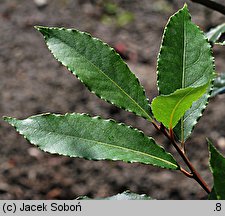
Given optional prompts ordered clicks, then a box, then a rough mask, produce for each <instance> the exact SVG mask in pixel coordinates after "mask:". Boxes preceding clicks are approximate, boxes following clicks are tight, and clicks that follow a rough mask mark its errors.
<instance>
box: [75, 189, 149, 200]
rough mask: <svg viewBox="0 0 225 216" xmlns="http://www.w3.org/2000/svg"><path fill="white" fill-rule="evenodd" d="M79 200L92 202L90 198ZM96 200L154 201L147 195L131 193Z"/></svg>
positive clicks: (80, 198) (125, 192)
mask: <svg viewBox="0 0 225 216" xmlns="http://www.w3.org/2000/svg"><path fill="white" fill-rule="evenodd" d="M78 200H91V198H89V197H86V196H84V197H78ZM95 200H152V198H151V197H149V196H147V195H145V194H141V195H139V194H136V193H132V192H129V191H124V192H123V193H120V194H117V195H114V196H111V197H106V198H96V199H95Z"/></svg>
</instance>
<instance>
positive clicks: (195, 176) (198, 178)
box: [152, 121, 211, 193]
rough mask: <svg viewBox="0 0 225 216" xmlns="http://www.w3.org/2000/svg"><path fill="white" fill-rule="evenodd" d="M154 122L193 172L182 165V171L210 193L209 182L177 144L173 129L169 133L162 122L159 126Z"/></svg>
mask: <svg viewBox="0 0 225 216" xmlns="http://www.w3.org/2000/svg"><path fill="white" fill-rule="evenodd" d="M152 124H153V125H154V127H155V128H156V129H157V130H159V131H161V132H162V133H163V134H164V135H165V136H166V137H167V138H168V139H169V141H170V142H171V143H172V145H173V146H174V148H175V149H176V151H177V152H178V153H179V155H180V156H181V158H182V159H183V161H184V162H185V164H186V165H187V166H188V168H189V169H190V171H191V173H189V172H187V171H186V170H184V169H183V168H182V167H180V171H181V172H182V173H184V174H185V175H186V176H187V177H189V178H193V179H195V180H196V181H197V182H198V183H199V184H200V185H201V187H202V188H203V189H204V190H205V191H206V192H207V193H210V192H211V189H210V188H209V186H208V185H207V183H206V182H205V181H204V180H203V178H202V177H201V176H200V174H199V173H198V172H197V170H196V169H195V168H194V166H193V165H192V163H191V162H190V160H189V159H188V158H187V156H186V154H185V153H184V151H182V149H181V148H180V147H179V146H178V145H177V143H176V141H175V139H174V136H173V131H172V129H171V130H170V132H169V133H168V131H167V130H166V128H165V126H164V125H162V124H161V125H160V126H158V124H157V123H156V122H154V121H153V122H152Z"/></svg>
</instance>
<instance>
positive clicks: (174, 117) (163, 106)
mask: <svg viewBox="0 0 225 216" xmlns="http://www.w3.org/2000/svg"><path fill="white" fill-rule="evenodd" d="M207 88H208V84H206V85H204V86H200V87H197V88H192V87H188V88H184V89H178V90H176V91H175V92H174V93H172V94H169V95H160V96H158V97H156V98H155V99H154V100H153V101H152V112H153V114H154V117H155V118H156V120H157V121H159V122H162V123H163V125H164V126H166V127H167V128H174V127H175V126H176V124H177V123H178V121H179V120H180V119H181V117H182V116H183V115H184V113H185V112H186V111H187V110H188V109H189V108H190V107H191V105H192V104H193V102H194V101H196V100H198V99H199V98H200V97H201V96H202V95H203V94H205V92H206V90H207Z"/></svg>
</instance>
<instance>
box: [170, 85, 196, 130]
mask: <svg viewBox="0 0 225 216" xmlns="http://www.w3.org/2000/svg"><path fill="white" fill-rule="evenodd" d="M194 90H195V89H192V90H190V91H189V92H187V94H185V95H184V96H183V97H182V98H181V99H180V100H179V101H178V103H177V104H176V106H175V107H174V109H173V110H172V113H171V115H170V124H169V125H170V128H172V121H173V117H174V113H175V111H176V110H177V107H178V106H179V105H180V103H181V102H182V101H183V100H184V99H185V98H186V97H187V96H188V95H189V94H191V92H192V91H194Z"/></svg>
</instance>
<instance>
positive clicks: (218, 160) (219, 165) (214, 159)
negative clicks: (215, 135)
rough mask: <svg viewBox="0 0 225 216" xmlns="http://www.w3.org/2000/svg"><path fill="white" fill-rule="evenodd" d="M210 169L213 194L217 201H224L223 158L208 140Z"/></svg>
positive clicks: (224, 162)
mask: <svg viewBox="0 0 225 216" xmlns="http://www.w3.org/2000/svg"><path fill="white" fill-rule="evenodd" d="M208 144H209V152H210V160H209V162H210V169H211V172H212V174H213V179H214V192H215V194H216V197H217V199H222V200H225V158H224V157H223V156H222V155H221V154H220V153H219V152H218V151H217V149H216V148H215V147H214V146H213V144H212V143H211V142H210V141H209V140H208Z"/></svg>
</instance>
